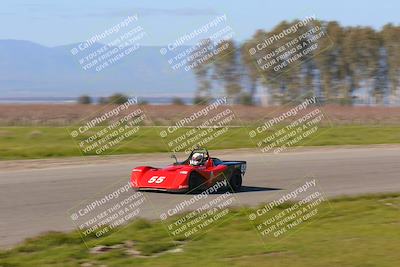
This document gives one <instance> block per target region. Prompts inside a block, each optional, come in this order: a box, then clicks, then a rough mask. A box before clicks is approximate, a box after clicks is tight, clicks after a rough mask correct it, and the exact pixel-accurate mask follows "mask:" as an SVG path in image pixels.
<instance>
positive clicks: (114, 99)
mask: <svg viewBox="0 0 400 267" xmlns="http://www.w3.org/2000/svg"><path fill="white" fill-rule="evenodd" d="M128 99H129V97H128V96H127V95H124V94H121V93H116V94H113V95H111V96H109V97H108V103H109V104H117V105H121V104H124V103H126V102H127V101H128Z"/></svg>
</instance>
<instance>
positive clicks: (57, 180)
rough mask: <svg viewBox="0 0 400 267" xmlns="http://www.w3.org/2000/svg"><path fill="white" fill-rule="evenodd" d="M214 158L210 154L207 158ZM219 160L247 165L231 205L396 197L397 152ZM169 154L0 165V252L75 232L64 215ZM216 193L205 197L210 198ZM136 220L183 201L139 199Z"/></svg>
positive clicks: (340, 150)
mask: <svg viewBox="0 0 400 267" xmlns="http://www.w3.org/2000/svg"><path fill="white" fill-rule="evenodd" d="M211 153H212V151H211ZM213 155H214V156H217V157H221V158H222V159H231V160H246V161H247V162H248V171H247V173H246V175H245V177H244V183H243V184H244V189H243V192H240V193H237V194H235V199H236V200H237V201H236V202H235V203H234V205H252V206H253V205H257V204H260V203H265V202H267V201H270V200H272V199H274V198H275V197H276V196H277V195H281V194H284V193H285V192H288V191H290V190H291V189H293V188H294V187H295V186H296V185H299V184H301V183H302V182H304V181H306V180H309V179H316V181H317V184H318V186H319V188H320V190H321V191H322V192H323V193H324V194H325V196H327V197H333V196H339V195H358V194H365V193H380V192H400V146H397V145H393V146H373V147H337V148H314V149H299V150H296V151H292V152H288V153H281V154H278V155H273V154H262V153H260V152H258V151H256V150H249V149H244V150H232V151H228V150H226V151H217V152H214V153H213ZM170 162H171V159H170V158H169V157H168V155H167V154H153V155H146V156H121V157H111V158H102V159H73V160H71V159H60V160H50V161H49V160H36V161H16V162H0V218H1V219H0V240H1V241H0V246H1V247H10V246H12V245H14V244H16V243H18V242H20V241H22V240H23V239H25V238H27V237H32V236H35V235H37V234H39V233H42V232H46V231H51V230H56V231H66V230H72V229H74V225H73V223H72V220H71V219H70V217H69V214H68V210H70V209H71V208H73V207H74V206H76V205H77V204H78V203H80V202H82V201H85V200H86V199H88V198H90V197H92V196H94V195H96V194H98V193H99V192H107V188H108V187H109V186H110V185H111V184H113V183H115V182H116V181H128V178H129V175H130V170H131V169H132V167H134V166H137V165H148V164H149V165H153V166H165V165H167V164H168V163H170ZM218 195H220V193H217V194H213V195H211V196H210V197H212V198H215V197H217V196H218ZM145 196H146V198H148V199H150V200H151V205H149V206H148V210H146V211H143V213H141V216H143V217H147V218H150V219H154V218H157V217H159V215H160V213H161V212H162V211H165V210H167V209H168V208H169V207H171V203H179V202H181V201H183V200H184V199H187V198H190V197H191V196H190V195H189V196H188V195H177V194H166V193H145Z"/></svg>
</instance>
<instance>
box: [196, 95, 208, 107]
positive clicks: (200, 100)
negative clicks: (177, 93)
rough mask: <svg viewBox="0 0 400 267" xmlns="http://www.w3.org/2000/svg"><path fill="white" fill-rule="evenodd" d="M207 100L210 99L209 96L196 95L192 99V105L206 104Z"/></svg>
mask: <svg viewBox="0 0 400 267" xmlns="http://www.w3.org/2000/svg"><path fill="white" fill-rule="evenodd" d="M209 101H210V98H208V97H202V96H196V97H195V98H194V99H193V104H194V105H207V104H208V102H209Z"/></svg>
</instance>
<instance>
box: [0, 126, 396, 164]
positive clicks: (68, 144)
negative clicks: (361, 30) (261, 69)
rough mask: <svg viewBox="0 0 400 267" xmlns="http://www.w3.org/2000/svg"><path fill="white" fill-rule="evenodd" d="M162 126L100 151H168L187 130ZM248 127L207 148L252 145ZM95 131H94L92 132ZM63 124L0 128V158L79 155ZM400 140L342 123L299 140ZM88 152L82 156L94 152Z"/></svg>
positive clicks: (391, 129) (381, 129) (378, 129)
mask: <svg viewBox="0 0 400 267" xmlns="http://www.w3.org/2000/svg"><path fill="white" fill-rule="evenodd" d="M162 130H165V128H163V127H154V128H152V127H146V128H141V129H140V130H139V131H138V132H137V133H136V134H133V135H132V136H130V137H129V138H126V139H124V140H123V141H121V142H120V143H119V144H118V146H115V149H114V148H113V149H110V150H108V151H106V152H105V153H103V154H127V153H143V152H167V151H171V149H170V147H168V145H167V143H168V141H170V140H172V139H171V138H174V137H176V136H179V135H182V134H184V133H185V131H188V129H179V130H177V131H176V132H175V133H174V134H173V136H171V137H169V138H170V139H168V138H167V139H162V138H161V137H160V132H161V131H162ZM249 130H250V128H231V129H229V130H228V132H226V133H225V134H223V135H221V136H219V137H218V138H216V139H215V140H213V141H211V142H209V143H207V144H206V146H207V147H208V148H209V149H226V148H255V147H256V144H255V143H254V141H252V139H251V138H250V137H249V135H248V133H249ZM92 132H94V131H92ZM81 140H83V139H82V138H80V139H77V140H74V139H72V137H71V136H70V135H69V131H68V128H65V127H0V159H1V160H5V159H33V158H48V157H68V156H80V155H82V152H81V150H80V149H79V147H78V144H77V142H79V141H81ZM394 143H400V126H372V125H362V126H360V125H357V126H356V125H353V126H352V125H350V126H349V125H347V126H345V125H341V126H334V127H329V128H327V127H326V126H325V128H320V129H319V130H318V132H316V133H315V135H312V136H310V137H309V138H307V139H305V140H304V142H303V141H300V142H299V143H297V144H296V145H300V146H327V145H368V144H394ZM95 154H96V153H95V151H90V152H89V153H86V154H85V155H95Z"/></svg>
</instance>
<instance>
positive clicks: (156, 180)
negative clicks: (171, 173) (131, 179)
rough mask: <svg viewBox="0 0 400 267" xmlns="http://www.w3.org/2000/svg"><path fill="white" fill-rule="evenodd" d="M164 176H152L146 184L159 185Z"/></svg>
mask: <svg viewBox="0 0 400 267" xmlns="http://www.w3.org/2000/svg"><path fill="white" fill-rule="evenodd" d="M164 179H165V176H153V177H151V178H150V179H149V180H148V181H147V183H149V184H152V183H156V184H160V183H162V182H163V181H164Z"/></svg>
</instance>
